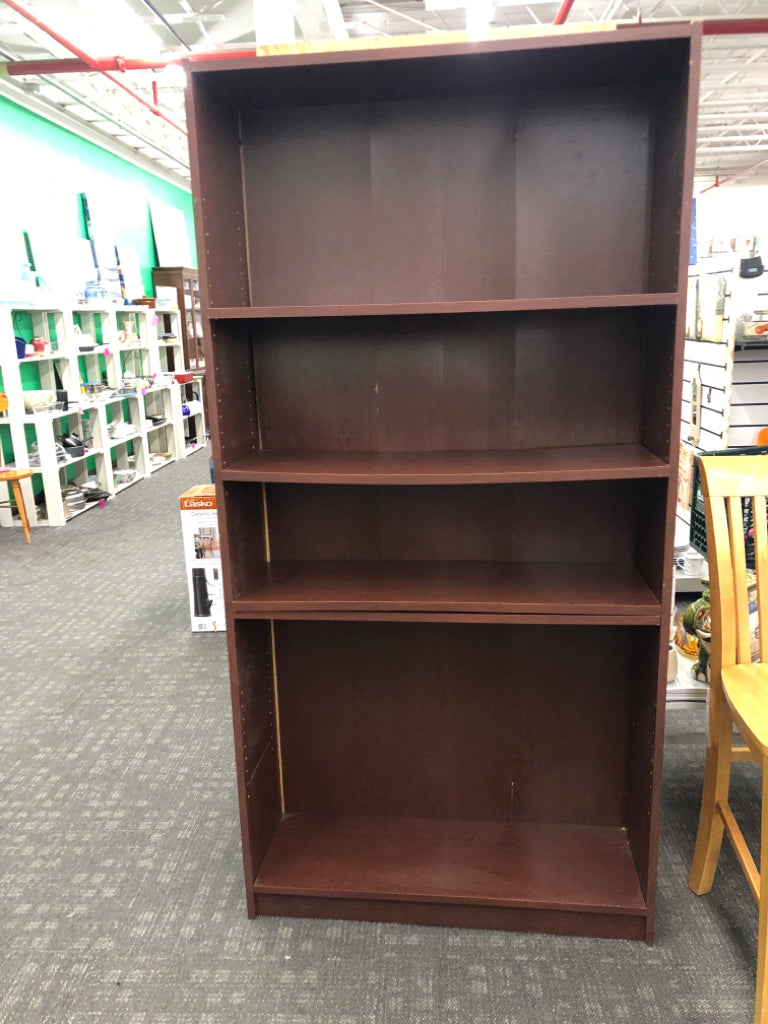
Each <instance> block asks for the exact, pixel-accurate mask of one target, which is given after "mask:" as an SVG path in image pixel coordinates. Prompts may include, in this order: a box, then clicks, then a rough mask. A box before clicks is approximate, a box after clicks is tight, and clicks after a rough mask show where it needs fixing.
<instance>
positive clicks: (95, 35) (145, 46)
mask: <svg viewBox="0 0 768 1024" xmlns="http://www.w3.org/2000/svg"><path fill="white" fill-rule="evenodd" d="M35 15H36V16H37V17H39V18H40V19H41V20H42V21H45V22H47V23H48V24H49V25H51V26H52V27H53V28H55V29H56V30H57V31H58V32H60V33H61V34H62V35H63V36H65V37H66V38H67V39H71V40H72V41H73V42H76V43H77V45H78V46H79V47H80V48H81V49H82V50H84V51H85V52H86V53H87V54H89V55H90V56H92V57H114V56H115V55H117V54H119V55H121V56H124V57H135V56H141V57H146V58H147V59H150V60H151V59H152V57H154V56H159V55H160V54H161V53H162V51H163V45H162V42H161V40H160V37H159V36H158V35H157V33H156V32H154V31H153V29H152V28H150V26H149V25H148V24H147V23H146V22H145V21H144V20H143V19H142V18H141V17H139V15H138V14H137V13H136V12H135V11H134V10H133V9H132V8H131V7H130V6H129V5H128V4H127V3H125V0H67V2H66V3H62V2H61V0H39V2H38V3H37V4H36V5H35Z"/></svg>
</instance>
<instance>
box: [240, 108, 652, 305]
mask: <svg viewBox="0 0 768 1024" xmlns="http://www.w3.org/2000/svg"><path fill="white" fill-rule="evenodd" d="M518 105H520V107H522V108H523V109H524V110H525V112H524V113H521V112H520V109H519V106H518ZM243 134H244V140H245V141H244V145H243V154H244V180H245V190H246V205H247V218H248V221H247V223H248V237H249V239H250V240H251V242H250V247H249V258H250V272H251V298H252V303H253V304H254V305H312V304H315V303H325V304H354V303H370V302H379V303H380V302H391V303H398V302H429V301H443V300H445V301H449V300H455V301H461V300H476V299H500V298H513V297H518V298H520V297H535V296H551V295H557V294H564V295H610V294H613V293H624V294H631V293H637V292H642V291H644V290H645V289H646V286H647V277H648V274H647V235H648V230H649V225H648V199H647V196H648V191H649V182H648V175H649V160H648V154H649V147H650V109H649V103H648V99H647V97H640V98H639V99H638V98H630V97H629V96H628V95H626V93H623V92H622V91H621V90H618V91H616V90H605V91H604V92H601V94H600V96H599V100H598V102H595V95H594V92H593V91H592V90H586V91H584V90H576V91H568V92H560V91H558V90H551V91H547V92H542V93H541V94H539V95H535V96H534V97H531V96H530V95H528V94H524V95H522V96H519V95H517V96H514V97H512V96H471V97H465V98H464V99H461V100H452V101H450V103H449V102H447V101H444V100H410V101H400V102H397V103H394V102H380V103H375V104H361V103H347V104H344V105H343V106H341V105H340V106H332V107H317V106H304V107H300V108H297V109H288V110H285V109H281V110H277V111H275V110H263V109H258V108H256V109H253V108H251V109H245V110H244V111H243ZM266 241H268V244H265V242H266ZM617 252H620V253H621V259H617V258H616V253H617Z"/></svg>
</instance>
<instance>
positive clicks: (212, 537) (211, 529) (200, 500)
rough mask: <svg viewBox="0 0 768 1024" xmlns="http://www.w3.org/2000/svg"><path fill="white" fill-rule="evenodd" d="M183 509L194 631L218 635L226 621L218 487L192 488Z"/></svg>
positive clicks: (182, 500)
mask: <svg viewBox="0 0 768 1024" xmlns="http://www.w3.org/2000/svg"><path fill="white" fill-rule="evenodd" d="M179 508H180V509H181V536H182V540H183V542H184V563H185V565H186V567H187V585H188V588H189V611H190V617H191V620H192V632H193V633H217V632H220V631H221V630H224V629H226V622H225V619H224V587H223V580H222V576H221V549H220V543H219V519H218V513H217V511H216V489H215V487H213V485H212V484H202V485H200V486H199V487H191V488H190V489H189V490H188V491H185V492H184V494H182V496H181V497H180V498H179Z"/></svg>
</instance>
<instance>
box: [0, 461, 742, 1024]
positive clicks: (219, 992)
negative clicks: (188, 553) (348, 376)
mask: <svg viewBox="0 0 768 1024" xmlns="http://www.w3.org/2000/svg"><path fill="white" fill-rule="evenodd" d="M207 474H208V462H207V456H206V455H205V454H198V455H195V456H193V457H191V458H190V459H187V460H186V461H185V462H182V463H179V464H176V465H173V466H169V467H167V468H166V469H163V471H162V472H160V473H158V474H156V476H155V477H154V478H153V479H152V480H151V481H148V482H142V483H140V484H138V485H136V486H135V487H133V488H131V489H129V490H128V491H126V492H125V493H124V494H122V495H121V496H120V497H119V499H117V500H116V501H113V502H110V503H109V504H108V505H107V507H106V508H105V509H103V510H100V509H94V510H92V511H89V512H88V513H87V514H86V515H83V516H80V517H79V518H77V519H76V520H74V521H73V522H71V523H70V524H68V525H67V526H65V527H62V528H60V529H48V528H40V529H38V530H35V531H34V533H33V540H32V545H31V546H27V545H26V544H25V543H24V538H23V535H22V532H21V530H19V529H13V530H9V529H5V530H0V571H1V578H2V591H1V593H2V599H1V601H0V636H2V655H1V661H0V666H1V671H0V674H1V675H2V690H1V691H0V692H1V695H2V700H1V702H0V957H1V958H2V959H1V960H0V1022H2V1024H65V1022H66V1024H229V1022H242V1021H252V1022H255V1024H374V1022H375V1024H405V1022H409V1024H422V1022H424V1024H426V1022H438V1024H469V1022H475V1024H548V1022H552V1024H621V1022H632V1024H655V1022H659V1024H662V1022H663V1024H668V1022H672V1021H674V1022H679V1024H746V1022H748V1021H751V1019H752V1006H753V989H754V984H755V958H756V950H757V940H756V927H757V911H756V908H755V906H754V903H753V900H752V898H751V895H750V894H749V892H748V890H747V887H746V883H745V882H744V881H743V879H742V877H741V875H740V873H739V870H738V866H737V865H736V862H735V860H734V858H733V855H732V853H731V851H730V849H729V848H728V849H726V850H725V851H724V855H723V858H722V860H721V866H720V868H719V869H718V874H717V878H716V882H715V888H714V890H713V892H712V894H711V895H709V896H707V897H696V896H694V895H693V894H692V893H691V892H690V891H689V890H688V888H687V886H686V877H687V871H688V865H689V861H690V856H691V851H692V848H693V841H694V835H695V828H696V820H697V815H698V803H699V795H700V785H701V774H702V765H703V757H704V747H703V728H704V717H703V715H704V712H703V709H701V710H698V711H697V710H694V711H680V710H676V711H672V712H670V713H669V714H668V722H669V727H668V732H667V743H666V754H665V781H664V801H663V828H662V841H661V856H660V866H659V903H658V917H657V937H656V943H655V945H654V946H653V947H648V946H645V945H644V944H642V943H630V942H616V941H605V940H587V939H571V938H562V937H552V936H541V935H522V934H507V933H499V932H473V931H463V930H452V929H438V928H413V927H403V926H398V925H369V924H348V923H340V922H333V921H308V920H287V919H277V918H274V919H273V918H260V919H258V920H256V921H249V920H248V919H247V918H246V916H245V901H244V894H243V883H242V875H241V858H240V846H239V830H238V824H237V808H236V800H235V780H234V769H233V755H232V739H231V719H230V711H229V696H228V684H227V666H226V647H225V637H224V636H223V635H221V634H218V635H214V634H204V635H199V634H198V635H193V634H192V633H191V631H190V628H189V614H188V604H187V591H186V583H185V576H184V569H183V563H182V551H181V534H180V524H179V513H178V495H179V494H180V493H181V492H182V491H184V490H185V489H186V488H187V487H189V486H191V485H193V484H196V483H205V482H207ZM737 772H738V777H737V779H736V781H735V783H734V787H733V791H734V798H735V803H736V804H737V805H738V806H740V807H741V808H742V809H744V810H745V811H746V812H747V813H748V814H751V816H752V819H753V820H755V819H756V818H757V813H756V811H757V808H758V806H759V798H758V792H759V778H758V776H757V773H756V769H755V768H754V766H752V765H741V766H739V767H738V769H737Z"/></svg>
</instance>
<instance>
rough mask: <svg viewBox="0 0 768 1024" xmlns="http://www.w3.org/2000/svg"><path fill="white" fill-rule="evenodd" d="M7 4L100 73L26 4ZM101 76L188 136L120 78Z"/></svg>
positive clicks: (15, 1)
mask: <svg viewBox="0 0 768 1024" xmlns="http://www.w3.org/2000/svg"><path fill="white" fill-rule="evenodd" d="M5 3H6V5H7V6H8V7H10V8H11V10H13V11H15V12H16V13H17V14H20V15H21V17H22V18H26V19H27V21H29V22H31V23H32V24H33V25H34V26H35V27H36V28H39V29H40V30H41V31H43V32H45V33H46V35H49V36H50V37H51V39H53V40H55V41H56V42H57V43H58V44H59V46H63V47H64V49H65V50H69V52H70V53H73V54H74V55H75V56H76V57H77V58H78V59H79V60H82V61H84V62H85V63H86V64H87V65H88V67H89V69H90V70H91V71H100V69H99V68H98V67H94V64H95V61H94V59H93V58H92V57H90V56H89V55H88V54H87V53H86V52H85V51H84V50H81V49H80V47H79V46H76V45H75V44H74V43H73V42H71V41H70V40H69V39H66V38H65V37H64V36H62V35H61V33H60V32H57V31H56V29H55V28H53V27H52V26H50V25H47V24H46V23H45V22H44V21H42V20H41V19H40V18H38V17H37V15H35V14H34V13H33V12H32V11H30V10H29V8H27V7H25V6H24V4H21V3H19V0H5ZM100 74H102V75H104V77H105V78H107V79H109V81H110V82H112V83H113V85H116V86H117V87H118V88H119V89H122V90H123V91H124V92H126V93H128V95H129V96H131V97H132V98H133V99H134V100H137V101H138V102H139V103H141V104H143V105H144V106H145V107H147V109H148V110H151V111H152V113H153V114H154V115H155V116H156V117H160V118H162V120H163V121H167V122H168V124H169V125H170V126H171V127H172V128H175V129H176V131H179V132H181V133H182V135H186V134H187V132H186V130H185V129H184V128H182V127H181V125H178V124H176V122H175V121H172V120H171V119H170V118H169V117H167V116H166V115H165V114H164V113H163V112H162V111H161V110H159V109H158V108H157V107H155V106H153V105H152V104H151V103H148V102H147V101H146V100H145V99H144V97H143V96H142V95H140V94H139V93H137V92H135V91H134V90H133V89H130V88H129V87H128V86H127V85H125V84H124V83H123V82H121V81H120V79H119V78H115V76H114V75H112V74H110V72H109V71H100Z"/></svg>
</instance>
